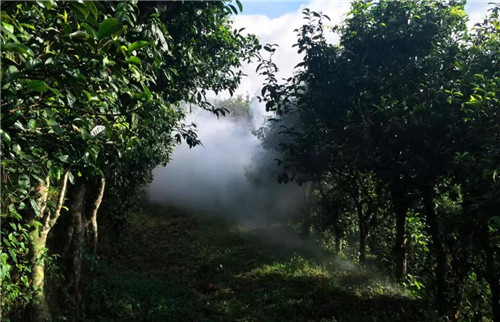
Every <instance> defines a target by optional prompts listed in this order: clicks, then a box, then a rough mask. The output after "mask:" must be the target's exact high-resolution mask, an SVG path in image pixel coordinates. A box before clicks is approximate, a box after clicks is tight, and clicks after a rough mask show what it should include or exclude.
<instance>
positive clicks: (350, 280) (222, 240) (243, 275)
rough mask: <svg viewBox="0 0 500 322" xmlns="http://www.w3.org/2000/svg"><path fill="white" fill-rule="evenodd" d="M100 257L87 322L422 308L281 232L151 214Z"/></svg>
mask: <svg viewBox="0 0 500 322" xmlns="http://www.w3.org/2000/svg"><path fill="white" fill-rule="evenodd" d="M113 245H115V246H114V247H113V248H112V251H109V250H108V251H106V250H105V256H103V257H104V258H105V259H101V260H100V264H99V265H98V266H97V268H96V270H95V272H94V276H97V277H96V279H95V280H94V282H93V286H92V287H89V288H90V289H91V293H92V294H89V295H88V296H87V298H90V299H91V300H89V302H88V303H86V311H87V321H424V320H427V319H426V318H425V316H423V313H422V310H421V308H422V303H420V302H419V301H418V300H416V299H413V298H411V296H410V295H409V294H407V293H406V292H405V291H404V290H402V289H401V288H400V287H398V286H395V284H394V283H391V282H390V281H389V280H388V279H384V278H382V277H380V275H379V274H378V276H376V274H372V273H370V272H369V271H368V270H362V269H359V268H357V267H356V266H354V265H353V264H351V263H350V262H348V261H347V260H340V259H337V258H336V257H335V256H333V255H332V254H331V253H330V252H328V250H326V249H322V248H321V247H319V246H316V245H314V244H312V243H311V242H302V241H301V240H300V239H299V238H296V237H295V235H294V232H293V231H290V230H288V229H287V228H286V227H277V228H274V229H260V230H257V229H254V230H248V229H247V230H245V229H240V228H238V227H237V226H236V225H234V224H231V223H230V222H227V221H224V220H221V219H214V218H211V219H210V218H201V217H193V216H190V215H187V214H184V213H182V212H179V211H176V210H172V209H165V208H161V207H156V208H154V209H148V210H146V211H144V212H143V213H140V214H137V215H135V216H133V217H132V218H131V219H130V221H129V224H128V225H127V227H126V228H125V229H124V230H123V231H122V232H121V233H120V234H119V235H118V236H116V240H115V242H114V244H113Z"/></svg>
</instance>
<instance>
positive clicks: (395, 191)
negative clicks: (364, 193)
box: [390, 185, 408, 279]
mask: <svg viewBox="0 0 500 322" xmlns="http://www.w3.org/2000/svg"><path fill="white" fill-rule="evenodd" d="M390 190H391V199H392V204H393V206H394V213H395V215H396V240H395V244H394V258H395V261H396V267H395V272H394V275H395V277H396V278H400V279H401V278H405V277H406V274H407V271H408V258H407V251H406V247H407V237H406V212H407V211H408V202H407V197H406V196H405V195H404V192H403V191H402V190H401V188H400V187H399V186H397V185H392V186H391V187H390Z"/></svg>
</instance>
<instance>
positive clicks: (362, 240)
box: [354, 201, 368, 266]
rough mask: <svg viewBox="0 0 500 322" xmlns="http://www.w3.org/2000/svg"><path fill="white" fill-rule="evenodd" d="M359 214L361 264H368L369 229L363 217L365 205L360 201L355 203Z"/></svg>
mask: <svg viewBox="0 0 500 322" xmlns="http://www.w3.org/2000/svg"><path fill="white" fill-rule="evenodd" d="M354 203H355V205H356V211H357V213H358V229H359V264H360V265H362V266H364V265H365V264H366V239H367V237H368V227H367V223H366V218H365V216H364V215H363V205H362V204H361V202H359V201H355V202H354Z"/></svg>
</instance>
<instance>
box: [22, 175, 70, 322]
mask: <svg viewBox="0 0 500 322" xmlns="http://www.w3.org/2000/svg"><path fill="white" fill-rule="evenodd" d="M68 175H69V172H68V171H66V172H65V173H64V176H63V178H62V182H61V190H60V191H59V197H58V200H57V204H56V209H55V211H54V213H53V214H51V213H50V211H46V209H47V198H48V189H49V186H50V178H49V177H47V179H46V186H45V187H43V189H40V191H39V198H38V200H37V205H38V208H39V213H38V214H35V217H34V218H33V219H32V220H31V223H30V224H31V227H36V226H35V222H38V223H39V224H41V226H40V228H34V229H33V230H31V231H30V233H29V235H30V254H31V255H30V261H31V265H32V271H31V279H32V283H33V287H34V289H35V296H34V298H35V299H34V301H33V303H32V314H31V318H32V320H33V321H35V322H46V321H51V320H52V319H51V314H50V310H49V306H48V304H47V297H46V295H45V259H44V257H45V250H46V244H47V236H48V235H49V232H50V230H51V229H52V227H54V225H55V224H56V222H57V219H58V218H59V216H60V215H61V209H62V206H63V204H64V198H65V196H66V190H67V183H68ZM46 212H47V214H46ZM37 226H38V225H37Z"/></svg>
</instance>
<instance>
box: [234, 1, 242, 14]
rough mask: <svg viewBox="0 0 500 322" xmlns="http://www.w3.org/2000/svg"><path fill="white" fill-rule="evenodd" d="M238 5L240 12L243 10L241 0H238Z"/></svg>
mask: <svg viewBox="0 0 500 322" xmlns="http://www.w3.org/2000/svg"><path fill="white" fill-rule="evenodd" d="M236 5H237V6H238V9H240V12H242V11H243V5H242V4H241V1H239V0H236Z"/></svg>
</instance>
